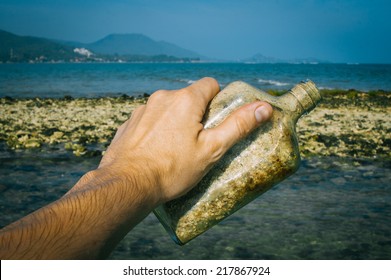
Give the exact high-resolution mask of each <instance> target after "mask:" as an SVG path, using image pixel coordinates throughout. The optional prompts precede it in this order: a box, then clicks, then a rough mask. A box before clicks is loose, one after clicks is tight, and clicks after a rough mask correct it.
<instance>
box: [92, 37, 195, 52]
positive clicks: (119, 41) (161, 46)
mask: <svg viewBox="0 0 391 280" xmlns="http://www.w3.org/2000/svg"><path fill="white" fill-rule="evenodd" d="M84 47H85V48H87V49H89V50H92V51H93V52H95V53H99V54H106V55H116V54H117V55H146V56H156V55H167V56H174V57H178V58H198V57H200V55H199V54H197V53H195V52H192V51H189V50H186V49H183V48H181V47H178V46H176V45H174V44H171V43H167V42H164V41H160V42H158V41H154V40H152V39H151V38H149V37H147V36H145V35H142V34H111V35H108V36H106V37H105V38H103V39H101V40H99V41H96V42H94V43H91V44H85V45H84Z"/></svg>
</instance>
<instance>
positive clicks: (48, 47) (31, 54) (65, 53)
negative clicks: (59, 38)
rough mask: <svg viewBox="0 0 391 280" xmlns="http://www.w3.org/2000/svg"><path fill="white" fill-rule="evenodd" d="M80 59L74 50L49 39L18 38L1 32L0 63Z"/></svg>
mask: <svg viewBox="0 0 391 280" xmlns="http://www.w3.org/2000/svg"><path fill="white" fill-rule="evenodd" d="M77 57H80V55H79V54H76V53H74V51H73V48H72V47H70V46H67V45H63V44H60V43H57V42H54V41H51V40H48V39H43V38H37V37H31V36H18V35H15V34H12V33H10V32H7V31H4V30H0V61H3V62H6V61H10V62H27V61H50V60H55V61H59V60H71V59H75V58H77Z"/></svg>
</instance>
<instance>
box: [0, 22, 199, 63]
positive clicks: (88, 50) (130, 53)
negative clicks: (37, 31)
mask: <svg viewBox="0 0 391 280" xmlns="http://www.w3.org/2000/svg"><path fill="white" fill-rule="evenodd" d="M199 57H200V56H199V55H198V54H197V53H195V52H192V51H189V50H186V49H183V48H181V47H178V46H176V45H174V44H171V43H167V42H164V41H160V42H158V41H154V40H152V39H151V38H149V37H147V36H144V35H142V34H111V35H108V36H106V37H105V38H103V39H101V40H99V41H96V42H94V43H90V44H85V43H79V42H64V41H59V40H50V39H44V38H37V37H31V36H18V35H15V34H12V33H10V32H7V31H3V30H0V62H48V61H65V62H86V61H98V62H102V61H120V62H126V61H127V62H178V61H179V62H180V61H186V62H188V61H193V60H197V59H199Z"/></svg>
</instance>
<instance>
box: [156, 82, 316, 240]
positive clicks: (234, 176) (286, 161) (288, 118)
mask: <svg viewBox="0 0 391 280" xmlns="http://www.w3.org/2000/svg"><path fill="white" fill-rule="evenodd" d="M320 99H321V96H320V94H319V91H318V90H317V88H316V86H315V84H314V83H313V82H311V81H307V82H302V83H300V84H297V85H296V86H295V87H294V88H292V89H291V90H290V91H288V92H287V93H285V94H284V95H282V96H279V97H276V96H272V95H270V94H268V93H266V92H263V91H260V90H258V89H256V88H254V87H252V86H250V85H248V84H246V83H244V82H240V81H239V82H233V83H231V84H229V85H228V86H227V87H226V88H225V89H223V90H222V91H221V92H220V93H218V94H217V95H216V97H215V98H214V99H213V100H212V101H211V103H210V105H209V107H208V109H207V111H206V114H205V117H204V121H203V124H204V128H205V129H208V128H212V127H214V126H216V125H218V124H219V123H221V122H222V121H223V120H224V119H225V118H226V117H227V116H228V115H229V114H231V113H232V112H233V111H234V110H235V109H237V108H238V107H240V106H242V105H244V104H248V103H251V102H254V101H256V100H261V101H266V102H268V103H269V104H271V105H272V106H273V115H272V118H271V119H270V120H269V121H268V122H267V123H264V124H263V125H261V126H260V127H259V128H257V129H256V130H254V131H253V132H252V133H251V134H250V135H249V136H248V137H246V138H244V139H242V140H241V141H239V142H238V143H237V144H235V145H234V146H233V147H232V148H231V149H230V150H229V151H228V152H227V153H226V154H225V155H224V156H223V157H222V158H221V159H220V161H218V162H217V163H216V164H215V165H214V166H213V168H212V169H211V170H210V171H209V172H208V174H207V175H206V176H205V177H204V178H203V179H202V180H201V181H200V183H198V184H197V186H195V187H194V188H193V189H192V190H191V191H190V192H188V193H187V194H186V195H184V196H182V197H180V198H177V199H175V200H172V201H169V202H167V203H165V204H162V205H160V206H159V207H158V208H156V209H155V210H154V213H155V215H156V216H157V217H158V219H159V220H160V222H161V223H162V224H163V226H164V227H165V229H166V230H167V232H168V233H169V234H170V236H171V237H172V239H173V240H174V241H175V242H176V243H178V244H180V245H183V244H185V243H187V242H188V241H190V240H191V239H193V238H195V237H196V236H198V235H200V234H201V233H203V232H205V231H206V230H208V229H209V228H211V227H212V226H214V225H215V224H217V223H218V222H220V221H221V220H223V219H224V218H226V217H227V216H229V215H231V214H233V213H234V212H236V211H237V210H239V209H240V208H241V207H243V206H244V205H246V204H247V203H249V202H250V201H252V200H253V199H255V198H256V197H258V196H259V195H261V194H262V193H264V192H265V191H267V190H268V189H270V188H271V187H272V186H274V185H276V184H277V183H278V182H280V181H282V180H283V179H285V178H287V177H288V176H290V175H291V174H293V173H294V172H295V171H296V170H297V169H298V167H299V164H300V153H299V147H298V140H297V136H296V131H295V127H296V122H297V120H298V119H299V118H300V117H301V116H302V115H303V114H305V113H308V112H309V111H311V110H312V109H314V108H315V106H316V104H317V103H318V102H319V101H320Z"/></svg>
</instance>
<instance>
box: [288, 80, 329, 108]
mask: <svg viewBox="0 0 391 280" xmlns="http://www.w3.org/2000/svg"><path fill="white" fill-rule="evenodd" d="M290 93H291V94H293V95H294V96H295V97H296V98H297V100H298V101H299V103H300V105H301V106H302V107H303V109H304V111H306V112H309V111H311V110H312V109H314V108H315V106H316V104H318V103H319V101H320V100H321V99H322V96H321V95H320V93H319V91H318V89H317V88H316V86H315V84H314V83H313V82H312V81H310V80H307V81H306V82H301V83H300V84H297V85H296V86H294V87H293V88H292V89H291V90H290Z"/></svg>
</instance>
